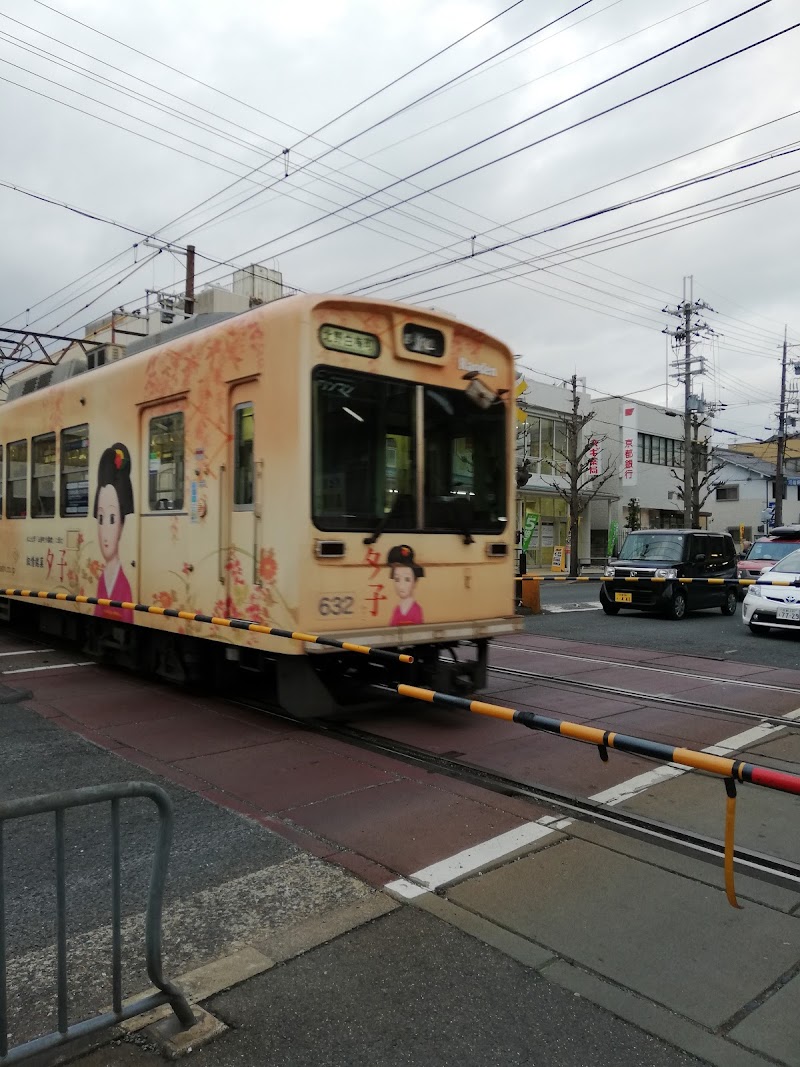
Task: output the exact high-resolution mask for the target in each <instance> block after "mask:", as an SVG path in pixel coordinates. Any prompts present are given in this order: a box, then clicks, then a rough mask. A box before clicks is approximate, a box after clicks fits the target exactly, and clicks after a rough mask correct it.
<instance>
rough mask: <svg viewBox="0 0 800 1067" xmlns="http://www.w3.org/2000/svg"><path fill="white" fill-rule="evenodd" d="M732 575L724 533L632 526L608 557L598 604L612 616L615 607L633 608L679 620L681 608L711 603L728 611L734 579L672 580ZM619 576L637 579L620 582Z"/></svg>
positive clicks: (731, 550) (731, 549) (733, 601)
mask: <svg viewBox="0 0 800 1067" xmlns="http://www.w3.org/2000/svg"><path fill="white" fill-rule="evenodd" d="M735 577H736V548H735V546H734V543H733V538H732V537H731V535H730V534H727V533H724V534H723V533H708V532H706V531H705V530H634V531H632V532H631V533H629V534H628V536H627V537H626V539H625V544H624V545H623V546H622V549H621V551H620V554H619V556H617V557H616V558H614V559H610V560H609V561H608V566H607V567H606V569H605V574H604V577H603V582H602V585H601V586H600V604H601V606H602V608H603V611H604V612H605V613H606V615H616V614H617V613H618V612H619V611H620V609H621V608H636V609H638V610H639V611H660V612H663V613H665V614H666V615H668V616H669V617H670V618H671V619H682V618H683V617H684V616H685V615H686V612H687V611H694V610H695V609H696V608H717V607H718V608H720V609H721V610H722V614H723V615H734V614H735V612H736V605H737V603H738V597H737V595H736V588H737V587H736V585H735V584H731V585H716V584H715V583H709V582H691V583H686V584H683V583H680V582H678V581H677V579H678V578H735ZM625 578H636V579H638V580H637V581H635V582H626V581H625V580H624V579H625ZM654 578H655V579H661V580H660V581H653V580H652V579H654Z"/></svg>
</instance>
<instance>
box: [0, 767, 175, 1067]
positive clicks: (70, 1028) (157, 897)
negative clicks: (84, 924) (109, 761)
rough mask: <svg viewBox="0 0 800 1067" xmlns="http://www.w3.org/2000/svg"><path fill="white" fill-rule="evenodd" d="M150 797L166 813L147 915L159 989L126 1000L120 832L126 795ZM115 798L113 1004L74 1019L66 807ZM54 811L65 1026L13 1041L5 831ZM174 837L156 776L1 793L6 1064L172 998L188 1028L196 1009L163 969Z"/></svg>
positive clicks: (151, 964)
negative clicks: (38, 792) (22, 794)
mask: <svg viewBox="0 0 800 1067" xmlns="http://www.w3.org/2000/svg"><path fill="white" fill-rule="evenodd" d="M140 797H144V798H147V799H150V800H152V801H153V802H154V803H155V805H156V807H157V809H158V815H159V822H158V834H157V838H156V845H155V856H154V858H153V869H152V872H151V876H150V890H149V894H148V901H147V913H146V920H145V955H146V963H147V974H148V977H149V979H150V981H151V982H152V984H153V985H154V986H155V987H156V989H157V990H158V992H157V993H153V994H151V995H149V996H146V997H142V998H141V999H140V1000H137V1001H136V1002H135V1003H132V1004H126V1005H124V1006H123V1003H122V896H121V882H122V864H121V854H122V852H121V839H120V818H119V813H120V802H121V801H123V800H129V799H135V798H140ZM103 803H108V804H110V813H111V931H112V935H111V1003H112V1010H111V1011H110V1012H106V1013H105V1014H103V1015H99V1016H95V1017H93V1018H90V1019H85V1020H83V1021H81V1022H76V1023H72V1024H70V1022H69V1018H68V999H67V998H68V989H69V985H68V957H67V901H66V898H67V877H66V855H65V844H64V824H65V812H66V811H67V810H69V809H70V808H78V807H85V806H86V805H89V804H103ZM48 812H52V813H53V814H54V816H55V876H56V951H57V964H56V970H57V987H58V994H57V1010H58V1030H57V1031H55V1032H53V1033H51V1034H47V1035H45V1036H44V1037H39V1038H36V1039H35V1040H33V1041H28V1042H26V1043H25V1044H23V1045H17V1046H15V1047H13V1048H9V1046H8V993H7V965H6V927H5V921H6V915H5V880H4V865H3V836H4V834H3V831H4V826H5V823H6V822H8V821H10V820H11V819H21V818H24V817H25V816H27V815H41V814H45V813H48ZM171 841H172V801H171V800H170V798H169V796H168V795H167V794H166V793H165V792H164V790H163V789H161V788H160V787H159V786H157V785H154V784H153V783H151V782H127V783H124V784H121V785H99V786H89V787H87V788H85V789H72V790H66V791H64V792H61V793H49V794H46V795H44V796H36V797H26V798H23V799H21V800H6V801H0V1064H2V1065H3V1067H6V1065H7V1064H12V1063H19V1062H21V1061H22V1060H25V1059H27V1058H28V1057H30V1056H33V1055H36V1054H37V1053H41V1052H45V1051H47V1050H49V1049H53V1048H57V1047H58V1046H60V1045H64V1044H66V1043H68V1042H70V1041H73V1040H75V1039H76V1038H79V1037H85V1036H87V1035H89V1034H94V1033H97V1032H99V1031H102V1030H105V1029H107V1028H108V1027H110V1026H113V1025H114V1024H115V1023H119V1022H122V1021H123V1020H124V1019H131V1018H133V1017H134V1016H136V1015H141V1014H143V1013H144V1012H147V1011H151V1010H152V1009H153V1008H157V1007H160V1006H161V1005H162V1004H169V1005H170V1007H171V1008H172V1010H173V1012H174V1013H175V1015H176V1016H177V1019H178V1021H179V1023H180V1024H181V1027H182V1028H183V1029H187V1028H188V1027H190V1026H193V1025H194V1023H195V1017H194V1015H193V1013H192V1009H191V1008H190V1007H189V1004H188V1002H187V1000H186V998H185V996H184V995H183V993H182V992H181V991H180V989H178V987H177V986H175V985H174V984H173V983H172V982H170V981H168V980H167V979H166V978H165V977H164V974H163V971H162V964H161V914H162V908H163V902H164V886H165V883H166V879H167V865H168V862H169V850H170V844H171Z"/></svg>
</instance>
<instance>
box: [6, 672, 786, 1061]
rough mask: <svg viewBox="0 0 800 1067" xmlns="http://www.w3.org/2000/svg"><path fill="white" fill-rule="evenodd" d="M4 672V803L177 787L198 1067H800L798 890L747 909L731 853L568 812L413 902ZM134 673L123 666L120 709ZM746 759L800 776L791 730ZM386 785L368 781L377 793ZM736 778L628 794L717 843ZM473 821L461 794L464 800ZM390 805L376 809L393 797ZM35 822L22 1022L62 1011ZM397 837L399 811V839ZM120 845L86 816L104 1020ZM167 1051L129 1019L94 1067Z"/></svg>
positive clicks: (751, 814)
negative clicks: (625, 831) (215, 1027)
mask: <svg viewBox="0 0 800 1067" xmlns="http://www.w3.org/2000/svg"><path fill="white" fill-rule="evenodd" d="M55 666H56V670H55V671H54V672H53V673H52V674H48V678H50V679H53V680H54V681H55V679H56V676H58V674H59V671H58V666H57V665H55ZM68 669H69V668H67V667H65V668H64V672H66V671H67V670H68ZM93 670H94V669H93ZM23 679H24V683H23V681H22V680H23ZM6 682H7V683H9V684H7V685H6V686H4V687H3V689H2V690H0V699H2V700H4V701H7V702H4V703H2V704H0V751H2V753H3V770H4V773H3V777H2V779H0V795H1V796H9V795H14V796H19V795H22V794H24V793H25V792H26V791H28V792H38V791H45V790H47V789H49V788H68V787H75V786H78V785H87V784H99V783H101V782H109V781H120V780H127V779H135V778H142V777H146V778H147V779H148V780H153V781H157V782H160V784H162V785H163V786H164V787H165V788H166V789H167V790H168V791H169V792H170V793H171V794H172V796H173V798H174V800H175V803H176V832H175V844H174V848H173V859H172V866H171V874H170V898H169V904H168V907H167V911H166V914H165V925H164V939H165V965H166V972H167V974H168V976H169V977H172V978H177V980H178V981H179V982H181V983H182V984H184V985H185V986H186V987H187V988H188V989H189V991H190V992H191V993H192V995H193V999H194V1001H195V1002H196V1003H201V1004H202V1006H203V1007H204V1008H206V1009H207V1010H208V1011H210V1012H211V1013H212V1014H214V1015H216V1016H217V1017H218V1018H219V1019H221V1020H222V1022H223V1023H224V1024H226V1026H227V1028H228V1029H227V1031H226V1032H225V1033H224V1034H223V1035H222V1036H221V1037H219V1038H217V1039H216V1040H215V1041H214V1042H212V1043H211V1044H209V1045H208V1046H207V1047H205V1048H203V1049H201V1050H198V1051H196V1052H194V1053H193V1056H194V1057H195V1058H196V1059H198V1060H200V1061H201V1062H207V1063H209V1064H219V1065H220V1067H227V1064H242V1063H253V1064H270V1063H275V1064H287V1065H294V1064H297V1065H300V1064H312V1063H313V1064H345V1063H348V1064H349V1063H353V1062H368V1063H386V1064H395V1063H397V1064H401V1063H402V1064H405V1063H412V1064H413V1063H420V1064H422V1063H425V1064H428V1063H442V1064H450V1063H452V1064H456V1063H458V1064H462V1065H463V1064H476V1065H477V1064H494V1063H496V1064H501V1063H502V1064H509V1063H520V1064H523V1063H525V1064H527V1063H542V1064H548V1065H550V1064H556V1065H561V1064H564V1065H569V1067H577V1065H583V1064H587V1065H588V1064H592V1065H595V1064H600V1065H604V1064H609V1065H611V1064H614V1065H615V1067H616V1065H620V1067H626V1065H627V1064H631V1065H633V1064H636V1065H637V1067H639V1065H645V1064H653V1065H654V1067H656V1065H657V1067H660V1065H661V1064H675V1065H682V1064H684V1063H686V1064H689V1063H692V1062H706V1063H714V1064H723V1063H724V1064H725V1065H726V1067H727V1065H734V1067H736V1065H739V1064H740V1065H742V1067H747V1065H750V1067H755V1065H757V1064H761V1065H765V1064H776V1063H778V1064H784V1065H787V1067H794V1065H797V1064H800V1021H799V1020H798V1013H797V1011H796V1004H797V1002H798V994H799V993H800V977H798V975H800V895H798V894H797V893H794V892H792V891H790V890H788V889H782V888H778V887H775V886H771V885H768V884H764V883H760V882H757V881H755V880H754V879H752V878H744V877H740V878H739V879H738V880H737V890H738V894H739V899H740V902H741V903H742V904H743V909H742V910H741V911H734V910H733V909H731V908H729V907H728V905H727V902H726V900H725V895H724V891H723V886H722V877H721V872H720V871H719V870H718V868H717V867H715V866H712V865H709V864H706V863H704V862H702V861H700V860H696V859H688V858H685V857H681V856H678V855H675V854H671V853H666V852H664V851H663V850H662V849H660V848H658V847H657V846H653V845H645V844H642V843H639V842H635V841H633V840H631V839H628V838H624V837H620V836H618V835H616V834H613V833H611V832H610V831H607V830H600V829H598V828H597V827H594V826H591V825H589V824H583V823H575V822H572V823H570V824H569V825H564V824H563V823H560V822H558V821H555V820H551V822H550V823H549V824H546V825H545V826H544V831H545V832H543V833H542V834H541V835H539V836H537V837H536V838H535V839H534V840H530V841H528V842H527V843H526V844H525V845H524V846H521V847H520V848H519V849H518V850H517V851H516V852H515V853H514V852H512V853H510V854H508V853H507V854H506V855H504V856H503V858H502V859H501V860H500V859H494V860H492V859H491V858H489V859H487V862H486V863H485V864H484V865H482V866H479V867H478V868H477V869H476V868H474V867H472V868H470V869H469V870H468V872H467V873H465V874H464V875H463V876H459V875H458V874H457V873H453V872H452V871H451V873H450V875H449V876H448V878H446V879H445V880H444V882H443V884H441V885H438V886H437V887H436V888H435V889H434V891H422V892H415V893H414V895H413V896H409V895H407V894H404V892H403V888H402V884H401V883H402V882H403V881H407V882H408V881H410V884H413V885H416V886H417V887H419V885H420V883H421V881H423V880H422V879H420V878H417V879H413V878H412V879H410V880H409V879H403V878H398V879H395V882H396V883H398V884H396V885H394V886H392V885H391V884H390V887H389V888H388V889H387V888H386V883H385V882H383V883H381V879H380V878H378V877H372V878H371V877H369V874H370V872H369V870H368V867H367V866H366V865H365V866H364V868H363V871H362V875H363V876H362V877H356V876H355V875H354V873H352V870H347V869H345V867H344V866H342V865H340V864H339V863H338V862H337V859H338V858H339V853H337V850H336V849H331V848H330V846H329V847H328V852H327V854H325V851H324V849H319V848H317V849H316V850H309V849H306V848H303V847H300V844H299V843H300V842H305V841H306V839H305V838H302V837H300V836H299V835H298V838H297V842H292V841H288V840H287V839H286V837H285V836H284V835H278V834H276V833H274V832H273V829H272V828H271V827H270V826H269V825H265V824H264V823H263V822H262V823H259V822H258V821H256V820H253V819H252V818H245V817H243V816H242V815H239V814H237V813H235V812H234V811H231V810H230V809H229V808H226V807H225V806H223V805H221V804H219V803H215V802H214V801H213V800H212V799H211V798H210V797H207V796H202V795H200V794H199V793H198V792H197V790H196V789H194V788H192V784H191V782H190V780H189V779H188V778H187V779H186V783H185V785H182V784H181V783H180V781H179V780H176V777H175V776H172V778H171V779H170V780H166V779H164V778H161V777H160V776H159V775H158V774H152V773H151V774H148V773H146V772H144V771H143V770H142V767H141V766H134V765H132V764H131V763H130V762H128V761H127V760H126V759H125V755H126V754H128V751H129V750H128V749H126V748H125V747H124V746H122V745H121V744H120V746H119V748H118V749H117V750H116V751H114V750H111V751H108V750H104V749H101V748H100V747H98V745H96V744H93V743H92V742H91V740H90V739H89V737H91V730H89V731H87V734H88V737H82V736H79V735H78V734H77V733H76V732H75V731H74V730H72V729H66V728H65V726H66V724H65V722H64V718H63V716H62V717H54V718H48V717H47V716H46V715H45V714H44V711H45V706H44V705H43V704H42V702H41V700H40V701H39V702H38V704H37V701H36V700H35V699H34V700H30V699H27V698H25V697H24V689H23V688H22V686H23V684H24V685H29V684H30V676H26V675H22V676H17V677H16V678H14V677H11V676H9V677H7V678H6ZM118 683H119V678H118V677H116V676H114V675H113V674H112V675H109V677H108V678H107V681H106V684H107V689H108V700H109V703H110V704H114V703H115V700H116V697H118V692H117V690H118V688H119V684H118ZM51 684H53V683H51ZM55 684H57V682H55ZM19 697H22V698H23V699H18V698H19ZM151 699H152V695H151ZM116 707H119V703H118V702H117V703H116ZM34 709H38V710H34ZM749 755H750V758H753V759H754V760H755V759H756V758H757V759H758V761H759V762H762V763H767V764H768V765H771V766H777V767H786V768H789V767H791V766H792V764H794V765H796V764H797V763H798V761H800V746H799V745H798V738H797V735H791V734H788V733H786V732H780V733H774V734H770V735H768V736H764V737H763V738H762V739H761V740H760V741H759V742H758V744H757V746H756V749H755V751H754V752H751V753H750V754H749ZM387 762H388V761H387ZM370 788H371V787H370V784H369V783H366V784H365V783H363V782H362V783H361V785H360V786H358V787H357V790H356V791H360V792H361V793H362V794H363V798H364V801H365V802H366V803H367V804H368V803H369V798H370ZM721 790H722V785H721V783H719V782H715V781H711V780H709V779H705V778H701V777H699V776H696V775H691V774H688V775H683V776H682V777H681V778H679V779H673V780H669V781H664V782H661V783H660V784H658V785H654V786H653V788H651V789H648V790H646V791H645V792H640V793H638V794H636V795H635V796H632V797H631V798H630V799H629V800H628V801H627V802H626V806H628V807H629V808H631V809H632V810H634V811H639V812H641V813H643V814H654V815H656V816H657V817H660V818H663V815H664V811H665V810H669V811H671V812H672V813H673V815H674V818H673V819H672V821H674V822H676V823H678V822H679V823H681V824H684V825H694V826H696V827H697V828H698V829H700V830H702V831H704V832H708V833H710V834H712V835H714V836H719V835H720V831H721V826H720V824H719V814H720V811H721V805H722V801H721V797H720V791H721ZM746 799H747V803H746V805H743V806H742V813H741V815H740V818H741V819H745V820H747V821H748V825H747V827H746V829H747V833H748V836H749V837H751V838H752V837H756V838H758V839H759V840H760V841H761V842H762V847H763V851H764V852H774V853H778V854H789V855H791V856H793V857H794V858H795V859H796V858H797V855H798V852H800V849H799V848H798V843H799V842H798V837H799V836H800V835H798V831H797V819H796V813H795V814H794V815H793V810H792V809H791V808H788V807H785V806H781V805H780V804H778V803H777V802H776V799H775V798H774V797H771V796H769V795H768V794H766V793H765V792H762V791H758V790H750V791H749V792H748V794H747V798H746ZM780 799H781V800H784V799H786V798H780ZM517 803H521V802H517ZM535 814H537V815H538V814H539V813H538V812H536V813H535ZM464 816H465V809H463V808H457V809H454V811H453V812H452V814H451V818H453V819H456V820H463V818H464ZM374 817H375V820H376V821H378V822H380V820H381V818H382V815H381V812H380V811H379V810H377V811H376V812H375V816H374ZM126 820H127V821H124V823H123V829H124V831H126V832H127V833H128V834H129V835H130V843H129V845H128V846H127V847H126V849H125V852H124V856H125V857H126V859H125V862H126V864H127V865H128V866H127V867H126V871H127V876H128V877H127V879H126V883H125V884H126V886H127V891H126V895H125V911H124V919H125V925H124V942H125V947H126V955H127V958H128V959H129V960H134V959H135V958H136V955H135V953H136V950H137V936H138V935H139V933H140V925H141V924H140V922H139V920H140V911H139V910H138V909H139V908H140V906H141V899H142V895H141V891H142V890H143V887H144V883H145V878H146V867H147V863H148V839H149V838H148V834H149V833H150V832H151V830H152V827H150V826H148V825H147V822H146V820H145V819H144V818H142V817H141V813H139V816H138V817H135V816H134V815H133V814H132V815H130V816H126ZM407 827H408V824H407V823H406V824H404V830H403V832H405V833H407V832H408V829H407ZM42 829H43V828H42V827H41V826H40V827H38V828H37V827H28V828H22V827H21V826H20V828H19V829H18V830H17V828H15V830H14V832H11V831H10V829H9V830H7V843H6V872H7V879H8V885H9V890H8V891H9V893H10V897H9V904H8V905H7V907H8V908H9V910H11V909H13V910H14V911H15V913H16V914H17V915H18V916H19V918H18V919H17V920H16V921H15V922H14V925H13V928H12V937H11V940H10V945H9V956H10V959H9V986H10V988H11V989H12V991H16V992H15V994H14V995H15V996H16V998H17V999H16V1000H14V999H13V998H12V1013H13V1012H14V1011H15V1012H16V1015H15V1016H14V1017H15V1018H16V1020H17V1025H19V1022H20V1019H21V1018H22V1017H23V1016H24V1017H25V1018H26V1019H27V1020H28V1024H29V1025H30V1024H32V1023H33V1021H34V1019H35V1018H36V1017H37V1016H38V1017H39V1018H45V1017H46V1012H47V1006H48V1004H52V1002H53V1001H52V967H51V964H52V953H53V946H52V937H53V930H52V921H51V919H50V918H49V915H52V899H51V897H50V896H49V890H48V888H47V886H48V885H49V883H48V882H47V880H46V874H47V873H48V872H49V871H50V870H52V863H51V857H50V856H48V854H47V851H46V847H45V846H43V845H42V843H41V842H42V837H41V830H42ZM37 830H38V831H39V832H38V833H37ZM393 832H398V831H397V827H396V825H395V826H394V828H393V826H392V824H391V823H390V822H386V823H385V825H384V833H386V834H391V833H393ZM453 839H454V840H455V839H456V834H455V826H454V829H453ZM105 849H106V846H105V845H104V843H103V837H102V832H101V828H100V827H99V826H98V824H96V823H94V822H92V816H91V815H89V814H84V813H82V814H81V816H80V817H79V818H77V819H76V821H75V824H74V827H73V836H72V837H71V838H70V849H69V852H68V870H69V872H70V874H71V877H72V886H73V894H72V896H71V898H70V902H69V916H70V922H71V930H72V934H73V938H72V940H71V942H70V948H71V957H72V961H73V964H74V969H75V974H74V978H73V980H72V986H71V988H72V989H73V999H74V1001H75V1002H76V1003H75V1007H76V1010H77V1008H78V1002H80V1005H81V1009H82V1010H85V1011H88V1012H92V1011H99V1010H101V1009H102V1007H103V1006H104V1004H105V1000H104V997H106V996H107V992H106V989H105V985H104V978H105V977H106V976H105V975H104V974H103V968H102V967H100V968H98V966H97V960H98V958H102V953H103V951H104V950H107V937H106V934H107V912H106V911H104V906H105V905H104V891H105V887H106V882H105V876H104V873H103V872H104V870H105V869H106V867H105V866H104V865H105V864H106V858H107V857H106V852H105ZM453 851H454V852H457V849H456V848H455V846H454V847H453ZM314 852H316V853H317V855H315V854H314ZM320 853H322V854H323V855H326V858H325V859H323V858H320V855H319V854H320ZM350 866H351V867H352V865H350ZM372 873H373V874H374V873H375V872H372ZM416 873H417V874H419V873H420V872H416ZM20 874H21V875H22V878H21V883H20V881H19V880H18V881H17V883H16V884H17V886H18V888H17V890H15V889H14V888H13V885H14V884H15V883H14V878H15V877H16V876H19V875H20ZM20 885H21V888H19V887H20ZM48 908H50V909H51V910H50V911H49V912H48ZM145 987H146V979H145V978H144V975H143V973H142V972H141V969H138V970H137V968H136V967H135V966H133V965H131V966H129V969H127V970H126V995H127V994H132V993H135V992H138V991H141V990H142V989H144V988H145ZM49 1022H50V1025H52V1020H50V1021H49ZM45 1028H46V1025H45ZM154 1057H155V1053H154V1051H153V1044H152V1041H151V1038H150V1036H149V1032H148V1031H147V1030H143V1029H138V1030H137V1029H134V1028H133V1027H129V1029H128V1031H127V1032H126V1034H125V1036H124V1037H122V1038H117V1040H116V1041H115V1042H114V1043H112V1044H107V1045H104V1046H102V1047H100V1048H98V1049H96V1050H95V1051H94V1052H91V1053H89V1054H87V1056H85V1057H84V1063H85V1064H86V1067H89V1065H92V1067H94V1065H97V1064H116V1063H119V1064H125V1063H131V1064H144V1063H154V1062H157V1061H156V1060H155V1058H154Z"/></svg>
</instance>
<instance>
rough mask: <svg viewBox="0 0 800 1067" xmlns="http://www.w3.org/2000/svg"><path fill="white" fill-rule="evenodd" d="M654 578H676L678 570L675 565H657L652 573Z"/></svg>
mask: <svg viewBox="0 0 800 1067" xmlns="http://www.w3.org/2000/svg"><path fill="white" fill-rule="evenodd" d="M653 577H654V578H677V577H678V571H677V568H676V567H658V568H656V572H655V574H654V575H653Z"/></svg>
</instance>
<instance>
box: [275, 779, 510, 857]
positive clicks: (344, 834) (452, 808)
mask: <svg viewBox="0 0 800 1067" xmlns="http://www.w3.org/2000/svg"><path fill="white" fill-rule="evenodd" d="M287 814H288V815H289V816H290V817H291V820H292V822H293V823H296V824H298V825H300V826H304V827H306V828H307V829H309V830H311V831H313V832H314V833H316V834H319V835H321V836H322V837H325V838H327V839H329V840H331V841H337V842H338V843H339V844H341V845H342V846H343V847H344V848H345V849H351V850H353V851H354V852H357V853H359V854H360V855H362V856H366V857H367V858H368V859H371V860H373V861H374V862H375V863H380V864H382V865H383V866H385V867H388V868H389V869H390V870H392V871H395V872H397V873H399V874H406V875H407V874H412V873H413V872H414V871H418V870H421V869H422V868H423V867H426V866H428V865H429V864H431V863H435V862H437V861H438V860H442V859H446V858H447V857H448V856H452V855H454V854H455V853H457V852H461V851H462V850H463V849H466V848H469V847H471V846H473V845H477V844H480V843H481V842H483V841H486V840H488V839H489V838H492V837H496V836H497V835H498V834H502V833H505V832H506V831H507V830H511V829H514V828H515V827H517V826H521V825H522V824H523V820H522V819H519V818H516V817H515V816H513V815H511V814H509V813H508V812H504V811H500V810H498V809H489V808H487V807H486V806H485V805H484V804H477V803H475V802H474V801H472V800H469V799H467V798H466V797H461V796H456V795H455V794H454V793H449V792H445V791H443V790H440V789H432V788H430V786H426V785H423V784H422V783H421V782H411V781H397V782H391V783H389V784H387V785H382V786H380V787H378V788H376V789H371V790H369V792H368V793H351V794H348V795H345V796H340V797H334V798H332V799H331V800H328V801H326V802H325V803H321V804H310V805H308V806H307V807H304V808H295V809H294V810H292V811H291V812H290V813H287Z"/></svg>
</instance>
